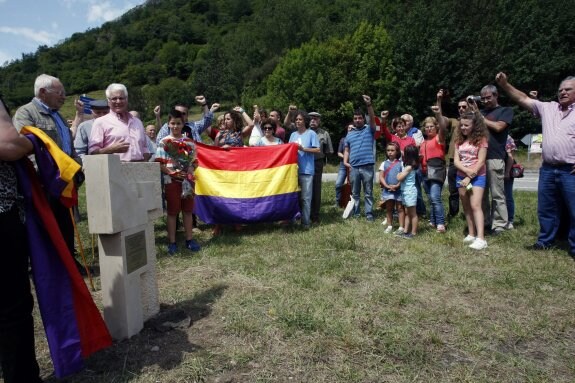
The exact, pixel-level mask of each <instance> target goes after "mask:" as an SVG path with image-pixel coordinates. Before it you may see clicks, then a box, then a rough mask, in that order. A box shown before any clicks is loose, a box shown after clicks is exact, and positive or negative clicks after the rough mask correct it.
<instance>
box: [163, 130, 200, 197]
mask: <svg viewBox="0 0 575 383" xmlns="http://www.w3.org/2000/svg"><path fill="white" fill-rule="evenodd" d="M164 151H165V152H166V153H167V154H168V155H169V156H170V158H171V159H172V166H173V168H174V170H180V171H182V172H184V173H186V178H184V180H183V181H182V198H185V197H188V196H191V195H193V192H194V189H193V186H192V183H191V181H193V180H194V176H193V172H191V171H190V170H191V169H190V166H193V162H194V161H195V160H196V157H195V147H194V144H193V143H192V142H190V141H185V140H184V139H171V140H167V141H166V142H165V143H164Z"/></svg>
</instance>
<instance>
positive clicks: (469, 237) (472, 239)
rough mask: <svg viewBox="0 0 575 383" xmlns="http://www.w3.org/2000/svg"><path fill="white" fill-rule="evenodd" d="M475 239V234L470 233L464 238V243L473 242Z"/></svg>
mask: <svg viewBox="0 0 575 383" xmlns="http://www.w3.org/2000/svg"><path fill="white" fill-rule="evenodd" d="M475 239H476V238H475V237H474V236H472V235H469V234H468V235H467V237H465V238H463V243H470V244H471V243H473V242H475Z"/></svg>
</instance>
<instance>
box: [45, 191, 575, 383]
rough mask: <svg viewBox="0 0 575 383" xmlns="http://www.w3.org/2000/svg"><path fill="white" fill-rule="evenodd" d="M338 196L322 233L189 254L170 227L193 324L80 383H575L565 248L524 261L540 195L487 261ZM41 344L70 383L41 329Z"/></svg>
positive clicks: (126, 345) (269, 233) (282, 233)
mask: <svg viewBox="0 0 575 383" xmlns="http://www.w3.org/2000/svg"><path fill="white" fill-rule="evenodd" d="M333 201H334V191H333V183H324V193H323V206H322V223H321V225H319V226H313V227H312V228H311V229H310V230H309V231H303V230H300V229H299V228H298V227H290V226H287V227H286V226H281V225H276V224H267V225H254V226H249V227H245V228H244V230H243V231H241V232H239V233H236V232H234V231H233V230H231V229H230V230H228V231H226V232H225V233H224V235H223V236H221V237H218V238H211V235H210V230H209V227H206V226H202V229H203V232H202V233H201V234H199V235H198V240H199V242H200V243H201V244H202V246H203V249H202V250H201V251H200V252H199V253H197V254H192V253H179V254H177V255H176V256H173V257H169V256H167V255H166V251H165V245H166V235H165V221H164V219H159V220H158V222H157V224H156V233H157V242H156V243H157V246H158V284H159V291H160V301H161V305H162V311H168V310H171V309H180V310H184V311H185V312H186V313H187V314H188V315H189V316H190V317H191V318H192V320H193V325H192V326H191V327H190V328H189V329H187V330H173V331H170V332H167V333H160V332H157V331H156V330H154V329H152V328H149V327H146V328H145V329H144V330H143V331H142V332H141V333H140V334H138V335H137V336H134V337H132V338H131V339H129V340H124V341H121V342H116V343H115V344H114V345H113V346H112V347H111V348H109V349H107V350H104V351H101V352H99V353H97V354H96V355H94V356H92V357H91V358H89V359H88V360H87V369H86V370H85V371H83V372H81V373H79V374H77V375H75V376H73V377H71V378H69V379H67V382H71V383H75V382H138V383H139V382H430V381H437V382H573V381H575V363H573V355H575V316H574V315H573V312H575V303H573V295H574V292H575V271H574V263H573V261H572V260H571V258H569V257H568V256H567V255H566V252H565V250H564V249H563V250H562V249H556V250H552V251H549V252H546V253H537V252H529V251H526V250H524V245H526V244H530V243H532V242H533V241H534V240H535V238H536V235H537V232H538V226H537V220H536V216H535V206H536V194H535V193H527V192H518V193H516V204H517V213H516V214H517V217H518V218H517V219H516V222H517V225H516V228H517V229H516V230H514V231H512V232H506V233H505V234H503V235H501V236H498V237H488V238H487V241H488V243H489V247H488V249H487V250H485V251H481V252H476V251H473V250H470V249H468V248H467V247H465V246H464V245H463V244H462V242H461V241H462V239H463V237H464V228H465V224H464V222H463V220H462V219H461V218H457V219H454V220H452V221H451V222H449V225H448V231H447V233H445V234H443V235H441V234H438V233H436V232H435V231H433V230H432V229H431V228H430V227H429V226H427V224H426V221H425V220H421V222H420V230H419V234H418V236H417V238H415V239H414V240H412V241H408V240H401V239H398V238H396V237H394V236H393V235H386V234H383V226H382V225H381V224H380V223H379V222H377V221H376V222H375V223H368V222H367V221H366V220H365V219H359V220H354V219H350V220H346V221H343V220H342V219H341V210H339V209H337V208H335V207H333ZM382 216H383V214H382V213H381V212H380V213H379V215H378V220H379V219H380V218H382ZM81 227H82V230H84V231H85V223H83V224H82V225H81ZM178 235H179V236H180V237H181V236H182V235H183V233H178ZM83 237H84V238H89V235H87V234H86V233H84V236H83ZM180 240H183V238H180ZM561 246H563V247H564V246H565V244H564V243H563V244H561ZM88 247H89V246H88ZM88 253H90V250H89V249H88ZM96 279H97V278H96ZM94 297H95V299H96V301H97V302H98V303H99V299H100V298H99V293H97V292H96V293H94ZM36 315H37V311H36ZM37 344H38V346H37V347H38V350H39V352H38V357H39V361H40V364H41V368H42V374H43V376H44V377H45V378H47V379H46V381H48V382H56V379H54V378H51V377H50V374H51V373H52V367H51V365H50V361H49V356H48V354H47V349H46V344H45V340H44V339H43V335H42V334H41V329H40V328H38V331H37ZM154 346H157V347H159V351H153V349H152V348H153V347H154Z"/></svg>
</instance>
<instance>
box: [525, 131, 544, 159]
mask: <svg viewBox="0 0 575 383" xmlns="http://www.w3.org/2000/svg"><path fill="white" fill-rule="evenodd" d="M521 142H523V143H524V144H525V145H527V147H528V149H527V161H529V157H530V155H531V153H539V154H540V153H541V152H542V150H543V148H542V144H543V134H541V133H539V134H526V135H525V136H523V138H522V139H521Z"/></svg>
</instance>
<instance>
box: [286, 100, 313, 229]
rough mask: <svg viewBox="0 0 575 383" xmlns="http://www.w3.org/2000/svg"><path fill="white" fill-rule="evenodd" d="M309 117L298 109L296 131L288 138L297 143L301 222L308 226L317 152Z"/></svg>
mask: <svg viewBox="0 0 575 383" xmlns="http://www.w3.org/2000/svg"><path fill="white" fill-rule="evenodd" d="M308 123H309V117H308V115H307V113H306V112H304V111H301V110H298V111H297V112H296V116H295V127H296V129H297V130H296V131H295V132H293V133H292V134H291V136H290V138H289V142H290V143H292V142H293V143H297V145H298V152H297V166H298V183H299V186H300V189H301V224H302V226H303V227H304V228H305V229H308V228H309V224H310V213H311V196H312V192H313V175H314V173H315V157H314V153H319V152H320V148H319V140H318V139H317V134H316V133H315V132H314V131H313V130H311V129H308V128H307V126H308Z"/></svg>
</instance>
